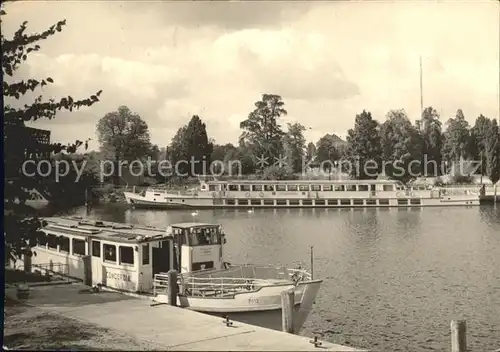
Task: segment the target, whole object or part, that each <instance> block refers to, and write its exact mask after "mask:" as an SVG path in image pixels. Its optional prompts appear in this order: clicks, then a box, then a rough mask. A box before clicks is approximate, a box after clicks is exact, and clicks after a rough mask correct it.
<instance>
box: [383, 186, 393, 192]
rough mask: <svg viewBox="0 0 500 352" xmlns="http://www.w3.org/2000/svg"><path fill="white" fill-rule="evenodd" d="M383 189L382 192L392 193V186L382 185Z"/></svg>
mask: <svg viewBox="0 0 500 352" xmlns="http://www.w3.org/2000/svg"><path fill="white" fill-rule="evenodd" d="M383 187H384V188H383V190H384V191H385V192H391V191H394V186H393V185H384V186H383Z"/></svg>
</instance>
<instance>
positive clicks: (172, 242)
mask: <svg viewBox="0 0 500 352" xmlns="http://www.w3.org/2000/svg"><path fill="white" fill-rule="evenodd" d="M44 222H45V223H46V225H45V226H44V227H42V228H41V233H42V235H41V236H39V238H38V241H37V245H36V246H35V247H34V248H33V250H34V251H35V252H36V255H34V256H32V257H31V258H28V257H26V258H24V262H25V268H26V266H28V265H29V266H30V267H31V270H38V271H41V272H44V273H47V274H49V273H54V274H58V275H62V276H67V277H71V278H75V279H78V280H82V281H83V282H84V283H85V284H87V285H89V286H96V285H97V286H98V285H102V286H106V287H109V288H113V289H118V290H124V291H129V292H151V291H152V290H153V282H154V281H153V280H154V276H155V274H160V273H167V272H168V271H169V270H171V269H174V270H177V271H178V272H180V273H184V272H190V271H196V270H203V269H212V268H213V269H221V268H223V266H224V263H223V249H222V247H223V244H224V243H225V242H226V239H225V235H224V233H223V232H222V227H221V226H220V225H217V224H209V223H197V222H193V223H179V224H172V225H170V226H168V227H167V229H166V230H165V229H157V228H153V227H149V226H140V225H132V224H123V223H114V222H106V221H96V220H86V219H83V218H81V217H51V218H45V219H44ZM28 262H29V263H28Z"/></svg>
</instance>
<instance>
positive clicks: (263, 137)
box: [240, 94, 287, 160]
mask: <svg viewBox="0 0 500 352" xmlns="http://www.w3.org/2000/svg"><path fill="white" fill-rule="evenodd" d="M284 106H285V103H284V102H283V99H282V98H281V96H279V95H275V94H263V95H262V99H261V100H259V101H257V102H256V103H255V109H254V110H253V111H252V112H251V113H250V114H249V115H248V118H247V119H246V120H244V121H242V122H241V123H240V128H241V129H243V133H242V134H241V136H240V144H241V143H244V144H247V145H250V146H251V147H252V151H253V152H254V153H255V156H258V157H261V156H263V157H267V158H268V159H269V160H274V158H277V157H279V155H280V154H281V153H282V152H283V144H282V138H283V136H284V132H283V131H282V129H281V126H280V125H279V123H278V120H279V118H280V117H282V116H284V115H286V114H287V111H286V110H285V108H284Z"/></svg>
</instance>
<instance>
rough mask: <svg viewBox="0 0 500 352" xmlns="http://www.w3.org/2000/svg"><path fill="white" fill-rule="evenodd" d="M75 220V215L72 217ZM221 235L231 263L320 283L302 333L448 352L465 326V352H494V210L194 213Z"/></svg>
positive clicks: (129, 214) (499, 344)
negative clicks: (276, 269) (454, 325)
mask: <svg viewBox="0 0 500 352" xmlns="http://www.w3.org/2000/svg"><path fill="white" fill-rule="evenodd" d="M75 212H76V213H78V214H81V215H83V214H84V210H83V209H76V210H75ZM92 215H93V216H95V217H96V218H99V219H103V220H113V221H125V222H130V223H137V224H143V225H152V226H158V227H166V226H167V224H169V223H172V222H181V221H192V220H193V217H192V216H191V212H190V211H161V210H160V211H159V210H130V209H127V208H124V207H123V206H109V205H108V206H105V207H102V208H96V209H94V211H93V214H92ZM196 220H197V221H208V222H217V223H220V224H222V225H223V226H224V228H225V232H226V233H227V239H228V242H227V247H226V253H227V260H228V261H229V262H233V263H242V262H247V263H259V264H260V263H270V264H288V265H294V264H296V263H297V262H302V263H303V264H304V265H307V266H308V265H309V262H310V259H309V258H310V257H309V255H310V254H309V247H310V246H314V256H315V270H314V271H315V273H314V274H315V277H318V278H323V279H324V283H323V286H322V288H321V290H320V292H319V294H318V297H317V300H316V305H315V307H314V310H313V311H312V312H311V314H310V316H309V319H308V321H307V322H306V324H305V326H304V329H303V331H302V334H303V335H308V336H312V335H313V334H317V335H318V337H320V338H323V339H326V340H330V341H332V342H337V343H342V344H349V345H352V346H355V347H364V348H371V349H374V350H385V351H429V350H431V351H432V350H435V351H443V350H449V348H450V320H452V319H466V320H467V324H468V325H467V329H468V331H467V339H468V347H469V349H470V350H471V351H492V350H495V349H497V348H500V207H498V208H497V209H495V208H493V207H473V208H461V207H457V208H425V209H414V210H398V209H378V210H376V209H367V210H362V209H360V210H357V209H356V210H349V209H328V210H326V209H321V210H319V209H316V210H312V209H304V210H299V209H297V210H295V209H293V210H282V209H279V210H255V212H254V213H247V212H246V211H237V210H207V211H199V214H198V216H197V217H196Z"/></svg>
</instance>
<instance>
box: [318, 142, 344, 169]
mask: <svg viewBox="0 0 500 352" xmlns="http://www.w3.org/2000/svg"><path fill="white" fill-rule="evenodd" d="M339 140H340V138H339V137H337V136H336V135H333V134H325V135H324V136H323V137H321V138H320V139H319V141H318V143H317V144H316V162H317V163H319V164H320V165H322V168H324V169H326V170H327V171H328V172H330V171H331V169H332V167H333V163H334V162H336V161H338V160H340V158H341V155H340V150H339V147H340V146H341V145H343V144H344V143H345V142H344V141H340V142H339Z"/></svg>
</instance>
